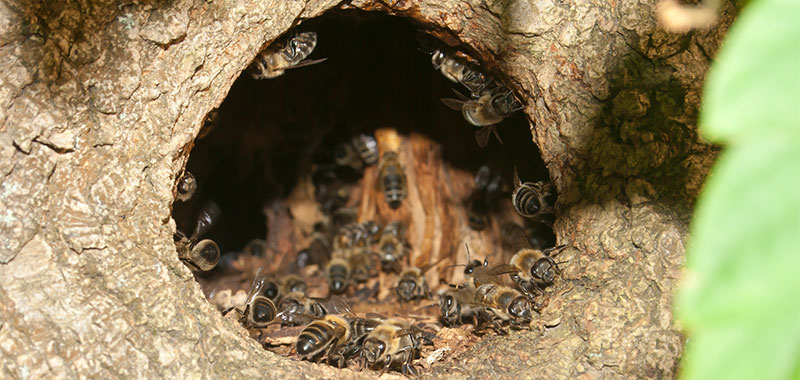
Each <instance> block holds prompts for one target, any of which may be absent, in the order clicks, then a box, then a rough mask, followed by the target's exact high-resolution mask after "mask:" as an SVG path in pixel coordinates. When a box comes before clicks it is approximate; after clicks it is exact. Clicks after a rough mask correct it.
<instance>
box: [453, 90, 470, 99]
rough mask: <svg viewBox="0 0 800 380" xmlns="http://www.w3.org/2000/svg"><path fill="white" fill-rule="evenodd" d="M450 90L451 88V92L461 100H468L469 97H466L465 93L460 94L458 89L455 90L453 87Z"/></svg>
mask: <svg viewBox="0 0 800 380" xmlns="http://www.w3.org/2000/svg"><path fill="white" fill-rule="evenodd" d="M452 90H453V93H454V94H456V96H457V97H458V98H459V99H461V100H462V101H465V102H466V101H468V100H469V97H467V96H466V95H464V94H462V93H461V92H459V91H458V90H456V89H455V88H454V89H452Z"/></svg>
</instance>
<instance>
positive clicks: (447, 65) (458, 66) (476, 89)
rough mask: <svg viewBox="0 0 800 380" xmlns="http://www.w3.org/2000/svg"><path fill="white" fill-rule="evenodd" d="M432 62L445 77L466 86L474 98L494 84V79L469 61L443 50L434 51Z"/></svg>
mask: <svg viewBox="0 0 800 380" xmlns="http://www.w3.org/2000/svg"><path fill="white" fill-rule="evenodd" d="M431 63H432V64H433V68H434V69H436V70H439V71H440V72H441V73H442V75H444V77H445V78H447V79H449V80H450V81H451V82H455V83H460V84H461V85H463V86H464V87H466V88H467V90H469V92H470V94H471V95H472V97H473V98H479V97H480V96H481V94H483V93H484V92H485V91H487V89H489V88H491V86H492V85H493V84H494V80H493V79H492V78H491V77H488V76H486V75H484V74H483V73H481V72H480V71H478V70H475V69H474V68H473V67H471V65H469V64H468V63H466V62H464V61H462V60H460V59H458V58H456V57H455V56H454V55H451V54H447V53H446V52H444V51H442V50H434V51H433V53H432V54H431Z"/></svg>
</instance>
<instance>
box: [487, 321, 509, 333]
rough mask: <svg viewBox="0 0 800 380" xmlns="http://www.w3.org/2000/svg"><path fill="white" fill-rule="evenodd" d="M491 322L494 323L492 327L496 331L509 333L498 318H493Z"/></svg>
mask: <svg viewBox="0 0 800 380" xmlns="http://www.w3.org/2000/svg"><path fill="white" fill-rule="evenodd" d="M491 323H492V329H493V330H494V331H496V332H497V333H498V334H500V335H508V332H507V331H506V330H505V329H503V326H501V325H500V323H498V322H497V318H492V321H491Z"/></svg>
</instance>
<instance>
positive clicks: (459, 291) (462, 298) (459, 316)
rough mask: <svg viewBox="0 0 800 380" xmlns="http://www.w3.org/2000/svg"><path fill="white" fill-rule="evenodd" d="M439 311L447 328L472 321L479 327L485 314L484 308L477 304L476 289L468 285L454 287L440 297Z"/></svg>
mask: <svg viewBox="0 0 800 380" xmlns="http://www.w3.org/2000/svg"><path fill="white" fill-rule="evenodd" d="M439 309H440V310H441V312H442V322H444V325H445V326H457V325H459V324H461V323H462V322H463V321H470V322H472V323H474V325H475V326H476V327H478V323H479V320H481V319H482V318H483V315H484V314H485V313H484V311H483V307H482V306H481V305H480V304H478V303H477V302H476V288H475V287H474V286H472V285H471V284H469V283H467V284H465V285H463V286H452V285H451V287H450V288H448V289H447V290H445V291H444V292H443V293H442V294H440V295H439Z"/></svg>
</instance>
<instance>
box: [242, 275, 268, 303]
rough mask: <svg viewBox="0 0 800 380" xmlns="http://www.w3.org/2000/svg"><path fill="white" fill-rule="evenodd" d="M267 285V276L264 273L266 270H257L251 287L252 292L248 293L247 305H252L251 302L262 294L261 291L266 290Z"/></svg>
mask: <svg viewBox="0 0 800 380" xmlns="http://www.w3.org/2000/svg"><path fill="white" fill-rule="evenodd" d="M266 283H267V275H266V273H264V268H263V267H262V268H258V270H256V276H255V278H253V284H252V285H250V292H248V293H247V301H246V302H245V304H250V302H252V301H253V299H254V298H256V296H257V295H258V294H259V293H261V289H263V288H264V284H266Z"/></svg>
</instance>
